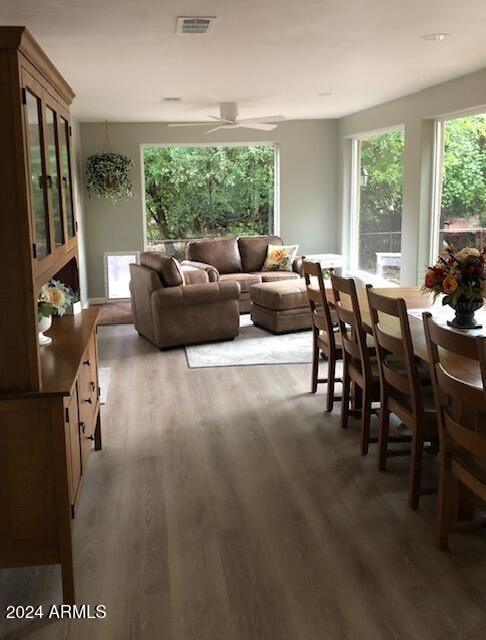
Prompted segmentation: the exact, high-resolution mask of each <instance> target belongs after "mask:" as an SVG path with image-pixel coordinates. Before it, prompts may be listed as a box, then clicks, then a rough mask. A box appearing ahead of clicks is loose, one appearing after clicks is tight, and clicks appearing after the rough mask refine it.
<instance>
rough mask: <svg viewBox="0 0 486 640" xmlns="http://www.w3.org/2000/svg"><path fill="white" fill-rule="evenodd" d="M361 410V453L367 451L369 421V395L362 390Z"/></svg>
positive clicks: (363, 453) (363, 454) (364, 453)
mask: <svg viewBox="0 0 486 640" xmlns="http://www.w3.org/2000/svg"><path fill="white" fill-rule="evenodd" d="M361 406H362V410H361V411H362V412H361V455H362V456H365V455H367V453H368V445H369V443H370V421H371V395H369V393H368V392H367V390H364V391H363V392H362V405H361Z"/></svg>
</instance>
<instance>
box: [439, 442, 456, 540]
mask: <svg viewBox="0 0 486 640" xmlns="http://www.w3.org/2000/svg"><path fill="white" fill-rule="evenodd" d="M448 458H449V456H448V454H442V453H441V454H440V463H439V493H438V504H437V530H438V531H437V534H438V535H437V538H438V540H437V542H438V546H439V549H441V550H442V551H447V550H448V549H449V527H450V524H451V519H452V511H453V509H452V502H451V498H453V496H452V489H453V487H452V478H451V473H450V470H449V469H448V466H449V460H448Z"/></svg>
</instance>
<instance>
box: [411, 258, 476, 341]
mask: <svg viewBox="0 0 486 640" xmlns="http://www.w3.org/2000/svg"><path fill="white" fill-rule="evenodd" d="M422 289H423V290H424V291H432V292H433V294H434V300H435V299H436V298H437V296H438V295H439V294H441V293H442V294H444V298H443V299H442V304H448V305H449V306H450V307H452V308H453V309H454V311H455V316H454V319H453V320H451V321H448V322H447V324H448V325H449V326H451V327H455V328H456V329H479V328H480V327H481V325H479V324H477V322H476V320H475V319H474V313H475V312H476V311H477V310H478V309H480V308H481V307H482V306H483V303H484V299H483V298H484V295H485V294H486V247H485V248H483V249H482V250H479V249H475V248H472V247H466V248H465V249H462V250H461V251H457V252H456V251H454V248H453V247H452V246H450V245H446V246H445V250H444V254H443V255H442V256H439V258H438V259H437V262H436V263H435V265H434V266H433V267H429V268H428V269H427V273H426V274H425V282H424V285H423V287H422Z"/></svg>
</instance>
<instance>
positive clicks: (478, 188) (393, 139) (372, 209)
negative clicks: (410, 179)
mask: <svg viewBox="0 0 486 640" xmlns="http://www.w3.org/2000/svg"><path fill="white" fill-rule="evenodd" d="M444 142H445V144H444V164H443V176H444V179H443V186H442V211H441V226H442V224H443V223H444V222H447V221H449V220H454V219H456V218H464V219H466V220H468V221H469V222H470V223H471V224H472V225H474V224H479V225H480V226H486V116H485V115H478V116H468V117H464V118H455V119H453V120H448V121H446V123H445V127H444ZM403 144H404V135H403V131H396V132H390V133H386V134H383V135H377V136H373V137H372V138H369V139H368V140H363V141H362V143H361V166H362V167H363V168H365V169H366V171H367V172H368V174H369V175H368V182H367V185H366V187H365V188H362V189H361V211H360V216H361V223H362V225H363V227H366V231H400V228H401V213H402V181H403V162H402V153H403Z"/></svg>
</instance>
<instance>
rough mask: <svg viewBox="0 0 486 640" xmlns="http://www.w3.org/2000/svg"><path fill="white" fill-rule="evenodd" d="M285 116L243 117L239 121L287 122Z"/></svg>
mask: <svg viewBox="0 0 486 640" xmlns="http://www.w3.org/2000/svg"><path fill="white" fill-rule="evenodd" d="M286 120H287V118H286V117H285V116H262V117H261V118H243V119H242V120H238V122H285V121H286Z"/></svg>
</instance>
